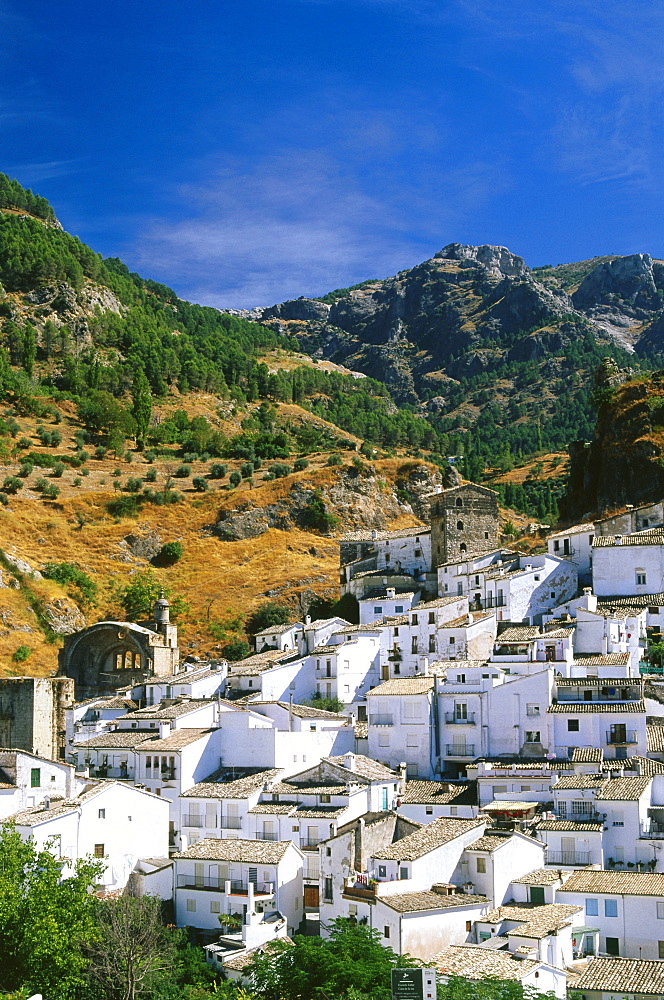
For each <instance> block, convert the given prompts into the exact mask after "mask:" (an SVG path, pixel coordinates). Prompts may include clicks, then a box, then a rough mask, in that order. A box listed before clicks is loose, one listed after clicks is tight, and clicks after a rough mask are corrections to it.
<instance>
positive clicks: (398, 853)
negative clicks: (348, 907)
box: [373, 817, 484, 861]
mask: <svg viewBox="0 0 664 1000" xmlns="http://www.w3.org/2000/svg"><path fill="white" fill-rule="evenodd" d="M483 825H484V820H479V819H448V818H447V817H441V818H440V819H435V820H434V821H433V823H427V825H426V826H423V827H421V828H420V829H419V830H416V831H415V832H414V833H410V834H408V836H407V837H403V839H402V840H398V841H397V842H396V843H394V844H390V845H389V847H384V848H383V849H382V850H380V851H376V852H375V854H373V857H374V858H376V859H377V860H379V861H415V860H416V859H417V858H421V857H423V856H424V855H425V854H428V853H429V851H434V850H435V849H436V848H437V847H441V846H442V845H443V844H447V843H448V842H449V841H450V840H454V839H455V838H456V837H460V836H461V835H462V834H464V833H468V832H469V831H470V830H473V829H475V827H478V826H483Z"/></svg>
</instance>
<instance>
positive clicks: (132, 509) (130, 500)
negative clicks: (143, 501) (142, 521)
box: [106, 494, 138, 517]
mask: <svg viewBox="0 0 664 1000" xmlns="http://www.w3.org/2000/svg"><path fill="white" fill-rule="evenodd" d="M106 510H107V511H108V513H109V514H112V515H113V517H132V516H133V515H135V514H138V497H137V496H136V495H134V494H132V495H130V496H128V497H117V498H116V499H115V500H109V502H108V503H107V504H106Z"/></svg>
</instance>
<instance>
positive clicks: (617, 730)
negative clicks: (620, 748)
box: [610, 722, 627, 743]
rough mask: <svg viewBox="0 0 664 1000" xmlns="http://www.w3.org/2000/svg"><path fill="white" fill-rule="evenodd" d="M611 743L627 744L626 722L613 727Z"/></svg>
mask: <svg viewBox="0 0 664 1000" xmlns="http://www.w3.org/2000/svg"><path fill="white" fill-rule="evenodd" d="M610 736H611V742H612V743H626V742H627V726H626V725H625V724H624V722H620V723H616V724H615V725H613V726H611V733H610Z"/></svg>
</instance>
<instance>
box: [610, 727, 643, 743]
mask: <svg viewBox="0 0 664 1000" xmlns="http://www.w3.org/2000/svg"><path fill="white" fill-rule="evenodd" d="M606 742H607V743H608V744H609V746H625V745H626V744H628V743H638V742H639V740H638V733H637V732H636V730H635V729H628V730H626V731H625V732H622V733H614V732H607V734H606Z"/></svg>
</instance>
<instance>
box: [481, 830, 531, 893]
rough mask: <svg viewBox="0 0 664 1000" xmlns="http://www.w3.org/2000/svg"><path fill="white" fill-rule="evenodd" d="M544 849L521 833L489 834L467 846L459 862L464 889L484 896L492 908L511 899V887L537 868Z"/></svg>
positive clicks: (493, 832) (492, 832)
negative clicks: (518, 879)
mask: <svg viewBox="0 0 664 1000" xmlns="http://www.w3.org/2000/svg"><path fill="white" fill-rule="evenodd" d="M543 861H544V846H543V845H542V844H541V843H539V842H538V841H536V840H535V839H534V838H533V837H528V836H526V835H525V834H523V833H519V832H516V833H508V834H507V835H506V836H505V835H503V836H501V835H500V834H499V833H498V832H495V831H491V832H490V833H488V834H486V835H485V836H483V837H479V838H478V839H477V840H475V841H473V843H470V844H468V845H467V847H466V848H465V850H464V855H463V858H462V873H463V877H464V885H466V886H468V888H469V891H471V892H477V893H480V894H481V895H482V896H486V897H487V899H488V900H489V902H490V903H491V905H492V906H499V905H500V904H501V903H503V902H504V901H505V900H506V899H509V898H510V893H509V889H510V884H511V882H512V881H513V879H515V878H518V876H519V875H526V874H527V873H528V872H531V871H535V870H536V869H538V868H540V867H541V866H542V864H543Z"/></svg>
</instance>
